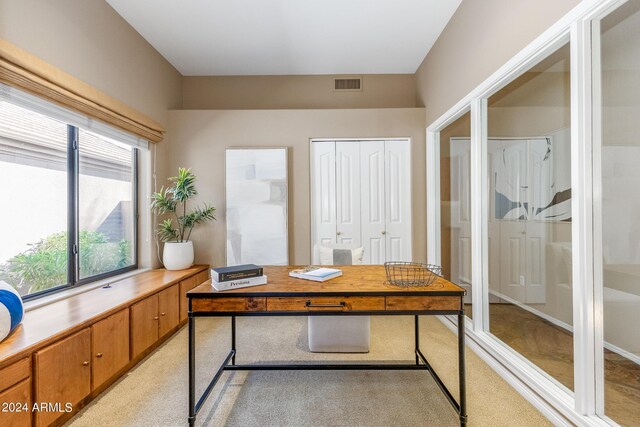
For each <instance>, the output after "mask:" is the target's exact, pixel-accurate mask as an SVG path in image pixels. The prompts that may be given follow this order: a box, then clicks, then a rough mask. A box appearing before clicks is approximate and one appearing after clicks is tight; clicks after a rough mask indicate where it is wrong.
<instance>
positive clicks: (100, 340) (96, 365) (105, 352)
mask: <svg viewBox="0 0 640 427" xmlns="http://www.w3.org/2000/svg"><path fill="white" fill-rule="evenodd" d="M91 334H92V336H91V337H92V343H91V356H92V358H93V366H92V372H93V381H92V388H91V389H92V390H95V389H97V388H98V387H100V386H101V385H103V384H104V383H105V382H107V381H108V380H109V379H110V378H111V377H113V376H114V375H116V374H117V373H118V372H119V371H120V370H121V369H123V368H124V367H125V366H127V363H129V309H124V310H122V311H119V312H117V313H116V314H112V315H111V316H109V317H107V318H106V319H103V320H100V321H99V322H96V323H94V324H93V325H92V326H91Z"/></svg>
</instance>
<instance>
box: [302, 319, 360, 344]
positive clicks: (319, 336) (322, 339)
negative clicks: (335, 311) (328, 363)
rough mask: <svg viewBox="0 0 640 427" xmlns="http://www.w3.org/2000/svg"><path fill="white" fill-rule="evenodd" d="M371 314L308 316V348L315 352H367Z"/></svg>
mask: <svg viewBox="0 0 640 427" xmlns="http://www.w3.org/2000/svg"><path fill="white" fill-rule="evenodd" d="M370 325H371V316H309V317H308V330H309V350H311V351H312V352H316V353H368V352H369V343H370V341H371V333H370Z"/></svg>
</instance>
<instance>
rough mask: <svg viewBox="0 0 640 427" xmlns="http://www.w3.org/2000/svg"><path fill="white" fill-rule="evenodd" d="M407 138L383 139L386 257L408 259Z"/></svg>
mask: <svg viewBox="0 0 640 427" xmlns="http://www.w3.org/2000/svg"><path fill="white" fill-rule="evenodd" d="M410 165H411V152H410V145H409V141H385V195H386V201H385V205H386V206H385V219H386V229H385V237H386V254H385V255H386V260H387V261H411V260H412V259H411V258H412V256H411V167H410Z"/></svg>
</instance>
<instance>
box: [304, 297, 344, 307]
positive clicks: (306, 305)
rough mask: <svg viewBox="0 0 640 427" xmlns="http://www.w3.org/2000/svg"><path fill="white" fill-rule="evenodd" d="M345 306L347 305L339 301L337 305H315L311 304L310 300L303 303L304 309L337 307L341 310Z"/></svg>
mask: <svg viewBox="0 0 640 427" xmlns="http://www.w3.org/2000/svg"><path fill="white" fill-rule="evenodd" d="M346 305H347V303H346V302H344V301H340V302H339V303H330V304H317V303H313V302H311V300H309V299H308V300H307V301H306V302H305V303H304V306H305V307H339V308H343V307H345V306H346Z"/></svg>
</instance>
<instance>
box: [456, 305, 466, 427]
mask: <svg viewBox="0 0 640 427" xmlns="http://www.w3.org/2000/svg"><path fill="white" fill-rule="evenodd" d="M465 335H466V333H465V319H464V313H461V314H458V380H459V384H460V425H461V426H465V425H467V390H466V380H465V360H464V352H465V344H464V341H465Z"/></svg>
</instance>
